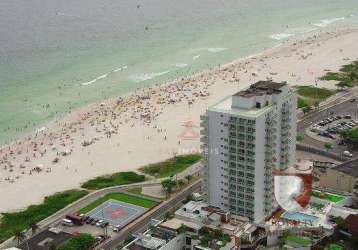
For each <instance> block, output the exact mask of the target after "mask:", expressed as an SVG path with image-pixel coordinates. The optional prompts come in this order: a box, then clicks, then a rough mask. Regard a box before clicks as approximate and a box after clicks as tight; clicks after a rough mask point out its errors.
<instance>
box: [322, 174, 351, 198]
mask: <svg viewBox="0 0 358 250" xmlns="http://www.w3.org/2000/svg"><path fill="white" fill-rule="evenodd" d="M319 185H320V186H321V187H324V188H329V189H333V190H337V191H341V192H348V193H352V192H353V189H354V185H355V179H354V178H353V177H352V176H349V175H347V174H345V173H342V172H340V171H337V170H334V169H328V170H327V172H326V173H324V174H322V175H321V177H320V180H319Z"/></svg>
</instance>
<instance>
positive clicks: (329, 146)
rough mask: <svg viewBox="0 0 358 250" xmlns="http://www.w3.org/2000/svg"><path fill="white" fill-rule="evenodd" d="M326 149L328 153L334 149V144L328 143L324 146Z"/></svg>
mask: <svg viewBox="0 0 358 250" xmlns="http://www.w3.org/2000/svg"><path fill="white" fill-rule="evenodd" d="M324 148H325V149H326V150H327V151H329V150H331V149H332V143H330V142H326V143H325V144H324Z"/></svg>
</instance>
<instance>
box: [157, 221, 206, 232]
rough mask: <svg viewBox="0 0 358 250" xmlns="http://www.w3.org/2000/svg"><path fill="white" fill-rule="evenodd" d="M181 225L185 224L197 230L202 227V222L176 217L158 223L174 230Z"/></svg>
mask: <svg viewBox="0 0 358 250" xmlns="http://www.w3.org/2000/svg"><path fill="white" fill-rule="evenodd" d="M182 225H185V226H187V227H189V228H192V229H196V230H199V229H200V228H202V224H199V223H195V222H190V221H185V220H180V219H178V218H173V219H170V220H167V221H165V222H163V223H162V224H160V226H161V227H165V228H168V229H172V230H175V231H176V230H178V229H179V228H180V227H181V226H182Z"/></svg>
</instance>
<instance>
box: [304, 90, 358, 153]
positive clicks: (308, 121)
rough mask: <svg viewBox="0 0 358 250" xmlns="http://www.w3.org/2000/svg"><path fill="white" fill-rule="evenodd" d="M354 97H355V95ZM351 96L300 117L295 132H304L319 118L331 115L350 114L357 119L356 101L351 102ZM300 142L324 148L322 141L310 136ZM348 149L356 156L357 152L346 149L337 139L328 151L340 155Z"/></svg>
mask: <svg viewBox="0 0 358 250" xmlns="http://www.w3.org/2000/svg"><path fill="white" fill-rule="evenodd" d="M355 98H356V97H355ZM351 99H352V96H350V98H349V99H343V100H341V101H342V103H340V104H338V105H336V106H333V107H329V108H321V110H319V111H317V112H312V113H311V114H308V115H307V116H306V117H304V118H302V119H301V120H300V121H299V122H298V123H297V132H298V133H302V134H305V131H306V129H308V128H309V127H310V126H311V125H312V124H315V123H318V122H319V121H321V120H324V119H327V118H328V117H330V116H332V115H346V114H347V115H351V116H352V119H354V120H358V101H355V102H351ZM300 143H302V144H307V145H311V146H314V147H316V148H321V149H323V150H325V147H324V144H325V142H324V141H321V140H317V138H316V139H315V138H312V137H311V136H307V135H306V136H305V138H304V140H303V141H302V142H300ZM346 150H349V151H350V152H351V153H353V157H358V152H354V151H353V150H352V149H347V147H346V146H344V145H338V142H337V141H334V142H333V148H332V149H331V150H330V152H332V153H335V154H337V155H342V153H343V151H346Z"/></svg>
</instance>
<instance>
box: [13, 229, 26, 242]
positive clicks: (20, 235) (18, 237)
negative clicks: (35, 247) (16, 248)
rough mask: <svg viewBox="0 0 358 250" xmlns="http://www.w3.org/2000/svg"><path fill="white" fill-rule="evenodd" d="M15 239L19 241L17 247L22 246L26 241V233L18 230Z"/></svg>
mask: <svg viewBox="0 0 358 250" xmlns="http://www.w3.org/2000/svg"><path fill="white" fill-rule="evenodd" d="M14 239H15V240H17V245H20V244H21V242H23V241H24V240H25V239H26V235H25V232H24V231H22V230H20V229H19V230H16V232H15V235H14Z"/></svg>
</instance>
